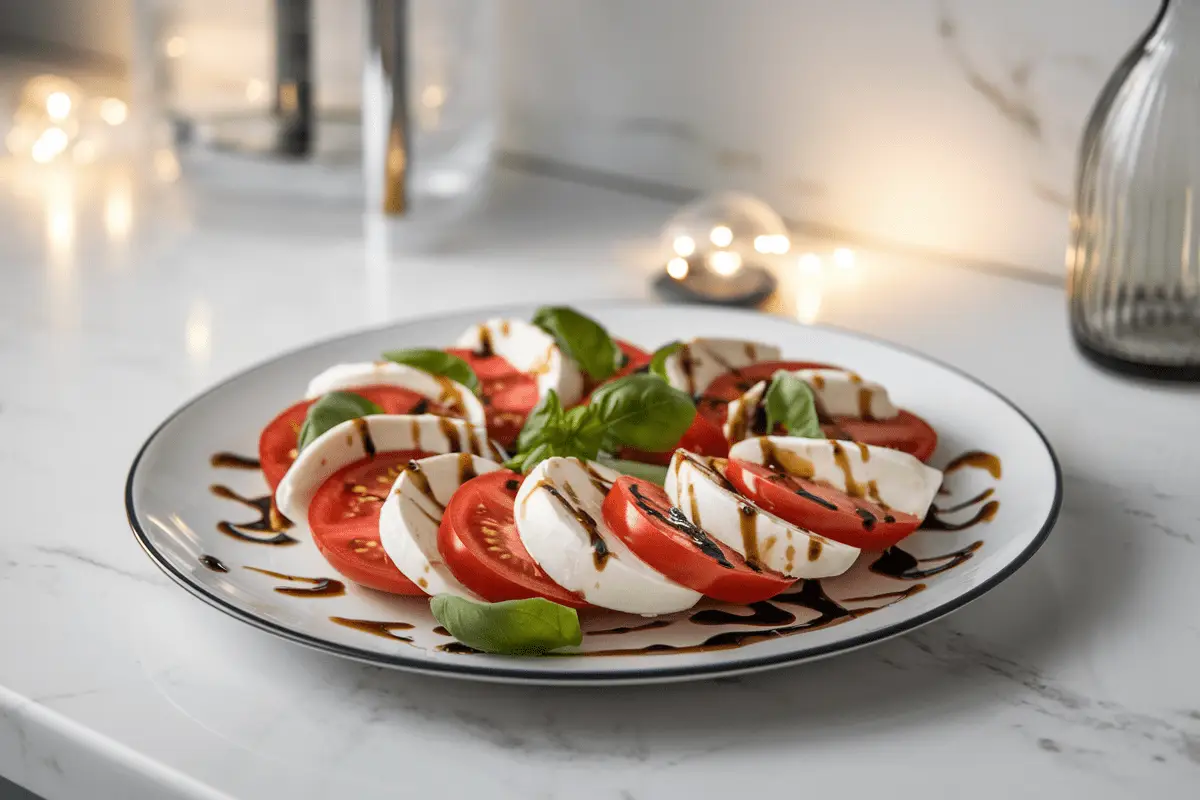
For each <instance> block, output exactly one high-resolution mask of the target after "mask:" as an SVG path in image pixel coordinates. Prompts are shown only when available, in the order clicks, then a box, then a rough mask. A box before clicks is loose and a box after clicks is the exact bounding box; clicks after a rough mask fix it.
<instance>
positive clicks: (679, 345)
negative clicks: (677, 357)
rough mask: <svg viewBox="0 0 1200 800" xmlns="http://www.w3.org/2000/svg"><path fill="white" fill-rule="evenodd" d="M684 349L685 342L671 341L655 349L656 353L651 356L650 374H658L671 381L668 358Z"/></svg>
mask: <svg viewBox="0 0 1200 800" xmlns="http://www.w3.org/2000/svg"><path fill="white" fill-rule="evenodd" d="M682 349H683V342H671V343H669V344H664V345H663V346H662V347H660V348H658V349H657V350H655V351H654V354H653V355H652V356H650V374H651V375H657V376H658V377H660V378H662V379H663V380H664V381H669V380H670V378H668V377H667V358H669V357H670V356H672V355H674V354H675V353H678V352H679V351H680V350H682Z"/></svg>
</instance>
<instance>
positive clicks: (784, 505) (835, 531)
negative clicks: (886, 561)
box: [725, 458, 921, 550]
mask: <svg viewBox="0 0 1200 800" xmlns="http://www.w3.org/2000/svg"><path fill="white" fill-rule="evenodd" d="M725 477H726V478H728V479H729V482H730V483H732V484H733V485H734V487H736V488H737V490H738V491H739V492H741V493H742V494H744V495H745V496H746V497H748V498H750V500H752V501H754V503H755V504H756V505H758V506H759V507H761V508H763V509H764V510H766V511H770V512H771V513H772V514H774V515H775V516H777V517H780V518H781V519H785V520H787V521H788V522H790V523H792V524H793V525H799V526H800V527H801V528H805V529H806V530H810V531H812V532H813V533H819V534H821V535H822V536H824V537H826V538H829V539H833V540H834V541H835V542H841V543H842V544H848V545H851V546H852V547H859V548H862V549H863V550H883V549H885V548H888V547H891V546H892V545H894V544H895V543H896V542H898V541H900V540H901V539H903V538H904V537H905V536H908V535H909V534H910V533H912V532H913V531H915V530H916V529H917V528H918V527H920V525H921V520H920V518H919V517H914V516H913V515H912V514H905V513H904V512H902V511H894V510H891V509H888V508H884V507H883V506H881V505H879V504H878V503H873V502H871V501H869V500H867V499H866V498H861V497H851V496H850V495H848V494H846V493H845V492H842V491H839V490H838V489H835V488H833V487H832V486H828V485H826V484H823V483H817V482H816V481H810V480H807V479H805V478H798V477H796V476H794V475H787V474H785V473H782V472H777V471H775V470H773V469H771V468H769V467H764V466H762V465H761V464H752V463H750V462H749V461H742V460H741V459H738V458H734V459H730V461H729V464H728V466H727V467H726V469H725Z"/></svg>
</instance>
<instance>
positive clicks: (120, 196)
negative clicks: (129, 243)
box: [104, 180, 133, 242]
mask: <svg viewBox="0 0 1200 800" xmlns="http://www.w3.org/2000/svg"><path fill="white" fill-rule="evenodd" d="M132 227H133V197H132V192H131V188H130V185H129V181H127V180H118V181H115V182H113V183H112V184H111V185H110V186H109V187H108V191H107V193H106V194H105V196H104V230H105V231H106V232H107V233H108V238H109V239H111V240H112V241H114V242H124V241H125V240H126V239H128V238H129V230H130V229H131V228H132Z"/></svg>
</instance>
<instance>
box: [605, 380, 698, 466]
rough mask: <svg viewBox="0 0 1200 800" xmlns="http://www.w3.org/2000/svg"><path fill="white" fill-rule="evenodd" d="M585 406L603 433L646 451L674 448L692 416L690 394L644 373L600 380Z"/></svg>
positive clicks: (689, 424)
mask: <svg viewBox="0 0 1200 800" xmlns="http://www.w3.org/2000/svg"><path fill="white" fill-rule="evenodd" d="M589 407H590V408H593V409H595V411H594V413H595V414H596V424H597V426H598V427H599V428H600V430H602V431H603V432H604V434H605V435H606V436H608V437H611V439H615V440H616V441H618V442H620V443H621V444H623V445H626V446H627V447H636V448H637V449H639V450H648V451H650V452H663V451H665V450H671V449H672V448H674V447H675V445H676V444H677V443H678V442H679V440H680V439H681V438H682V437H683V434H684V432H685V431H687V429H688V428H689V427H690V426H691V424H692V420H693V419H694V418H695V416H696V407H695V406H694V405H692V399H691V398H690V397H688V396H687V395H686V394H684V393H683V392H681V391H679V390H678V389H674V388H672V387H670V386H668V385H667V384H666V383H664V382H663V381H662V380H661V379H660V378H658V377H657V376H654V375H650V374H645V373H643V374H640V375H638V374H634V375H626V376H625V377H624V378H619V379H618V380H615V381H613V382H612V383H606V384H604V385H603V386H601V387H600V388H599V389H597V390H596V391H595V392H594V393H593V394H592V399H591V403H590V404H589Z"/></svg>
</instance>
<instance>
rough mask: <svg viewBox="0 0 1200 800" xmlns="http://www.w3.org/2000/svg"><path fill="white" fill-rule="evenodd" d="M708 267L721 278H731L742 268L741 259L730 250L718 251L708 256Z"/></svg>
mask: <svg viewBox="0 0 1200 800" xmlns="http://www.w3.org/2000/svg"><path fill="white" fill-rule="evenodd" d="M708 266H709V267H711V268H712V271H713V272H715V273H717V274H718V275H720V276H721V277H723V278H731V277H733V276H734V275H736V274H737V273H738V270H740V269H741V268H742V257H741V256H739V255H738V254H737V253H734V252H733V251H731V250H718V251H717V252H715V253H711V254H709V256H708Z"/></svg>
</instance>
